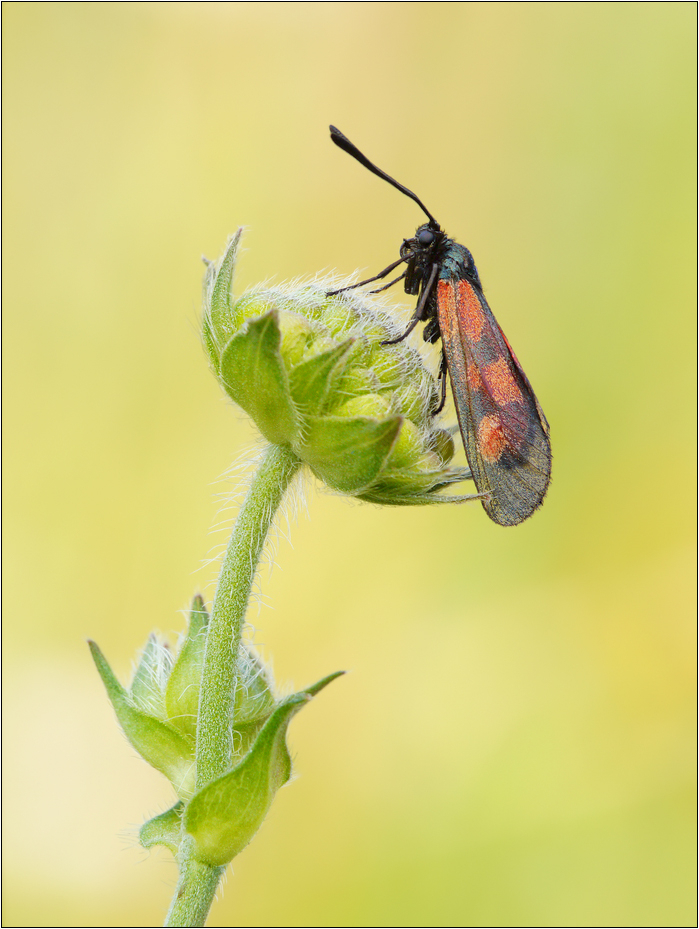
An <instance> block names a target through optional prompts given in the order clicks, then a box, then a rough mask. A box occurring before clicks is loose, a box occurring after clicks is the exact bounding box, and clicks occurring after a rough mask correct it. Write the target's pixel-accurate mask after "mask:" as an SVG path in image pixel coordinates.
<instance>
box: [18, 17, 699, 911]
mask: <svg viewBox="0 0 699 929" xmlns="http://www.w3.org/2000/svg"><path fill="white" fill-rule="evenodd" d="M3 18H4V79H5V80H4V104H5V108H4V117H5V119H4V130H5V132H4V142H5V147H4V148H5V162H4V167H5V173H4V180H5V185H4V194H5V210H4V233H5V235H4V246H5V249H4V271H5V290H4V295H5V312H4V335H5V342H4V346H5V352H4V360H5V446H4V447H5V667H6V671H5V713H6V722H5V748H6V751H5V755H4V760H5V804H6V813H5V823H4V826H5V843H6V844H5V882H4V890H5V912H4V925H6V926H142V925H148V926H150V925H158V924H160V922H161V920H162V918H163V914H164V912H165V910H166V908H167V905H168V901H169V897H170V895H171V892H172V889H173V887H174V882H175V879H176V870H175V866H174V864H173V863H172V861H171V859H170V857H169V855H168V854H167V853H165V852H164V851H163V853H162V854H159V853H157V852H156V853H153V854H147V853H146V852H144V851H143V850H142V849H140V847H139V846H138V844H137V841H136V831H137V828H138V825H139V824H140V823H141V822H142V821H143V820H144V819H145V818H146V817H148V816H149V815H152V814H153V813H155V812H158V811H159V810H162V809H165V807H166V805H169V803H170V802H171V794H170V792H169V789H168V786H167V784H166V782H165V781H164V780H163V779H162V778H161V777H160V776H159V775H157V774H156V773H155V772H153V771H151V770H150V769H149V768H147V766H146V765H145V764H144V763H143V762H142V761H140V759H138V758H137V757H136V756H135V754H134V752H133V750H132V749H131V748H130V747H129V746H128V745H127V744H126V742H125V740H124V739H123V737H122V736H121V734H120V732H119V731H118V729H117V727H116V724H115V722H114V719H113V715H112V712H111V710H110V708H109V705H108V703H107V700H106V697H105V695H104V692H103V690H102V686H101V684H100V682H99V680H98V678H97V675H96V673H95V670H94V668H93V667H92V666H91V663H90V659H89V655H88V651H87V648H86V645H85V639H86V638H87V637H88V636H89V637H92V638H95V639H96V640H97V641H98V642H99V643H100V645H101V646H102V648H103V649H104V651H105V653H106V654H107V656H108V657H109V658H110V660H112V661H113V663H114V666H115V668H116V670H117V671H118V673H119V674H120V675H121V676H122V678H123V679H126V678H127V677H128V674H129V669H130V662H131V660H132V657H133V655H134V653H135V651H136V649H137V648H138V647H140V646H141V645H142V644H143V643H144V641H145V639H146V636H147V634H148V632H149V631H150V630H151V629H152V628H158V629H160V630H162V631H163V632H165V633H168V634H170V635H171V638H172V640H173V641H174V640H175V637H176V633H177V632H178V631H179V630H181V629H182V627H183V618H182V616H181V615H180V613H179V612H178V611H179V610H181V609H182V608H184V607H185V606H186V605H187V602H188V600H189V598H190V596H191V594H192V593H193V592H194V591H195V590H196V589H200V588H203V589H204V590H205V591H206V592H207V594H208V595H209V596H210V595H211V593H212V583H213V581H214V579H215V566H214V565H212V564H207V559H208V558H210V557H212V555H215V554H216V553H217V552H218V551H220V549H221V546H222V545H223V544H224V542H225V538H226V527H228V526H230V525H231V520H232V518H233V514H234V511H235V508H234V507H232V508H231V507H230V506H229V504H230V503H231V502H233V503H234V502H235V500H236V499H237V497H236V493H237V488H238V486H239V480H240V477H239V475H238V473H237V472H236V473H234V474H232V475H228V476H225V472H226V471H227V469H228V468H229V466H230V465H231V464H232V463H233V462H236V461H240V459H241V455H243V454H246V453H249V450H250V449H251V448H252V449H253V450H254V448H255V447H256V446H255V443H256V438H255V435H254V433H253V431H252V428H251V427H250V426H249V425H248V424H247V423H246V421H245V420H244V419H243V417H242V415H241V414H240V413H239V412H237V411H236V410H234V409H233V408H232V407H231V406H230V404H228V403H227V402H226V401H225V400H224V399H223V398H222V395H221V393H220V391H219V388H218V387H217V385H216V383H215V381H214V379H213V378H212V377H211V375H210V373H209V372H208V370H207V366H206V362H205V359H204V355H203V352H202V350H201V347H200V344H199V341H198V335H197V314H198V306H199V288H200V281H201V276H202V265H201V263H200V255H201V254H202V253H204V254H206V255H208V256H209V257H216V256H217V255H218V254H219V253H220V252H221V250H222V248H223V246H224V244H225V241H226V236H227V234H228V233H230V232H232V231H234V230H235V228H237V226H238V225H241V224H242V225H245V226H246V227H247V229H248V231H247V233H246V238H245V246H246V251H245V254H244V255H243V258H242V261H241V263H240V266H239V275H238V287H239V289H241V290H242V289H243V288H245V287H247V286H250V285H251V284H254V283H257V282H259V281H261V280H264V279H267V278H275V279H276V280H284V279H287V278H291V277H295V276H298V275H313V274H314V273H315V272H317V271H319V270H322V269H333V268H337V269H338V270H340V271H342V272H351V271H353V270H354V269H357V268H359V269H363V270H366V271H367V272H372V273H373V272H375V271H378V270H379V269H380V268H382V267H384V266H385V265H386V264H388V263H389V262H390V261H392V260H393V259H394V258H395V257H396V256H397V250H398V246H399V245H400V242H401V240H402V238H403V237H404V236H407V235H409V234H411V233H412V232H413V231H414V229H415V227H416V226H417V225H418V224H419V223H421V222H422V214H421V213H420V211H419V210H418V208H417V207H416V206H415V205H414V204H413V203H411V202H410V201H409V200H408V199H406V198H404V197H402V196H400V194H398V193H397V192H396V191H395V190H393V189H392V188H390V187H389V186H388V185H387V184H384V183H382V182H381V181H379V180H378V179H377V178H375V177H373V176H372V175H370V174H369V173H368V172H366V171H365V170H363V169H362V168H361V167H360V166H359V165H358V164H356V162H353V161H352V160H351V159H349V158H348V157H347V156H346V155H344V154H342V153H341V152H340V151H338V149H336V148H335V147H334V146H333V145H332V144H331V143H330V140H329V137H328V132H327V126H328V123H331V122H332V123H334V124H336V125H338V126H339V127H340V128H341V129H342V130H343V131H344V132H345V133H347V135H349V136H350V138H351V139H352V140H353V141H355V142H356V143H357V144H358V145H359V146H360V147H361V148H362V149H363V150H365V151H366V153H367V154H368V155H369V157H370V158H372V159H374V160H375V161H376V162H378V163H379V164H380V165H381V166H382V167H383V168H384V169H385V170H387V171H388V172H389V173H391V174H393V175H394V176H395V177H397V178H398V179H399V180H400V181H401V182H403V183H404V184H406V185H408V186H409V187H411V188H412V189H413V190H415V191H416V192H417V193H418V195H419V196H420V197H421V198H422V199H423V200H424V201H425V203H426V204H427V206H428V207H429V209H430V210H431V211H432V212H433V213H434V214H435V215H436V216H437V218H438V219H439V221H440V223H441V224H442V225H443V226H444V227H445V228H446V230H447V231H448V233H449V234H450V235H453V236H454V237H456V238H457V239H458V240H459V241H461V242H462V243H463V244H465V245H467V246H468V247H469V248H470V249H471V251H472V252H473V253H474V255H475V258H476V262H477V264H478V268H479V271H480V274H481V277H482V279H483V281H484V284H485V288H486V293H487V295H488V298H489V301H490V303H491V306H492V307H493V309H494V312H495V314H496V315H497V317H498V320H499V321H500V324H501V325H502V327H503V328H504V330H505V332H506V333H507V335H508V338H509V340H510V342H511V343H512V344H513V346H514V347H515V350H516V352H517V354H518V356H519V358H520V360H521V361H522V362H523V364H524V366H525V368H526V371H527V373H528V375H529V377H530V379H531V380H532V382H533V384H534V386H535V388H536V391H537V393H538V395H539V398H540V400H541V402H542V405H543V407H544V409H545V410H546V413H547V416H548V418H549V420H550V423H551V432H552V439H553V448H554V476H553V483H552V486H551V489H550V492H549V496H548V498H547V500H546V503H545V505H544V507H543V509H542V510H541V511H539V512H538V513H537V514H536V515H535V516H534V517H533V518H532V519H531V520H529V521H528V522H527V523H525V524H523V525H522V526H520V527H518V528H516V529H502V528H499V527H497V526H495V525H494V524H493V523H491V522H490V521H489V520H488V519H487V517H486V516H485V514H484V512H483V510H482V509H481V507H480V506H479V505H473V506H466V507H441V508H424V509H423V508H416V509H400V510H391V509H380V508H376V507H372V506H368V505H360V504H357V503H354V502H352V501H350V500H347V499H343V498H341V497H339V496H332V495H330V494H329V493H328V492H327V491H323V490H322V488H319V489H313V486H312V484H311V482H310V481H307V482H306V485H305V489H304V493H305V500H306V504H305V506H304V505H303V504H301V505H300V506H299V508H298V514H297V515H296V516H294V515H293V513H292V514H291V519H290V523H289V527H288V528H287V525H286V523H285V522H283V523H282V525H281V530H282V531H281V532H280V533H279V534H278V537H277V541H276V545H275V551H274V562H275V568H274V570H273V571H271V572H270V570H269V568H265V569H264V570H263V571H262V574H261V578H260V584H259V596H258V598H257V600H256V602H255V604H253V606H252V609H251V613H250V621H251V623H252V624H253V625H254V626H255V628H256V629H257V633H256V641H257V642H258V643H259V644H260V647H261V648H262V649H263V651H264V654H265V655H266V656H267V657H268V658H270V659H272V660H273V665H274V668H275V672H276V675H277V679H278V681H280V682H281V683H282V684H284V683H288V684H291V683H293V684H295V685H298V686H302V685H305V684H308V683H310V682H312V681H315V680H316V679H318V678H319V677H321V676H323V675H325V674H327V673H329V672H331V671H334V670H336V669H339V668H347V669H350V670H351V672H352V673H351V674H349V675H347V676H346V677H344V678H342V679H341V680H340V681H339V682H337V683H335V684H333V685H332V687H331V688H329V689H328V691H326V692H324V693H323V694H322V696H320V697H319V698H318V699H317V700H316V701H314V703H313V704H312V706H311V707H309V709H307V710H305V711H304V713H303V714H301V716H300V717H299V718H298V719H297V720H295V721H294V723H293V724H292V728H291V730H290V742H291V745H292V748H293V753H294V757H295V769H296V772H297V778H296V780H295V781H294V782H292V783H291V784H290V785H289V786H287V787H286V788H285V789H284V790H282V791H281V792H280V794H279V795H278V797H277V799H276V801H275V804H274V806H273V808H272V811H271V814H270V816H269V818H268V820H267V822H266V823H265V824H264V826H263V828H262V830H261V832H260V833H259V835H258V836H257V838H256V839H255V841H254V842H253V843H252V845H250V846H249V847H248V848H247V849H246V850H245V851H244V852H243V853H242V854H241V855H240V856H239V858H237V859H236V860H235V861H234V863H233V867H232V869H230V870H229V875H228V881H227V884H226V886H225V889H224V892H223V895H222V897H221V898H220V899H219V901H218V902H217V903H216V905H215V907H214V909H213V911H212V915H211V919H210V925H212V926H685V925H687V926H688V925H693V924H695V923H694V919H695V916H694V908H693V903H694V894H693V877H694V858H693V849H694V836H693V822H694V814H693V797H694V791H693V757H694V755H693V733H694V728H693V716H692V710H693V656H694V648H693V638H692V628H693V615H694V610H693V594H694V569H695V552H694V515H695V498H694V490H693V486H694V485H693V480H694V402H693V398H694V352H695V334H694V255H695V242H694V230H695V219H694V203H695V200H694V113H695V91H694V88H695V69H694V60H695V38H694V37H695V26H696V23H695V19H696V6H695V4H691V3H605V4H601V3H584V4H583V3H409V4H408V3H160V4H154V3H153V4H152V3H134V4H124V3H60V4H49V3H5V4H3ZM395 300H396V303H397V305H398V306H399V308H400V309H399V311H400V312H401V313H402V314H404V318H406V319H407V315H408V313H409V309H410V305H411V304H410V302H409V301H408V300H407V298H406V297H405V295H401V294H400V293H396V294H395ZM416 344H419V337H418V338H416ZM446 421H447V422H450V421H453V412H451V413H448V415H447V417H446ZM222 507H223V508H224V509H223V510H222ZM226 507H228V508H226Z"/></svg>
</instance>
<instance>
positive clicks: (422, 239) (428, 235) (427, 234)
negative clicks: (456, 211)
mask: <svg viewBox="0 0 699 929" xmlns="http://www.w3.org/2000/svg"><path fill="white" fill-rule="evenodd" d="M417 241H418V244H419V245H432V243H433V242H434V232H432V231H431V230H429V229H423V230H422V232H420V233H418V237H417Z"/></svg>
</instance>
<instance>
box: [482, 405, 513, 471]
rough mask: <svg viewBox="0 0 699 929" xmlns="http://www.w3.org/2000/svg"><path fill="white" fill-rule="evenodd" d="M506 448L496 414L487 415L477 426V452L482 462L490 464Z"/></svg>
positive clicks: (503, 433)
mask: <svg viewBox="0 0 699 929" xmlns="http://www.w3.org/2000/svg"><path fill="white" fill-rule="evenodd" d="M506 448H507V439H506V438H505V431H504V429H503V428H502V421H501V419H500V417H499V416H498V415H497V414H496V413H488V415H487V416H484V417H483V419H482V420H481V421H480V423H479V424H478V451H479V452H480V453H481V455H482V457H483V459H484V461H487V462H489V463H490V464H492V463H493V462H494V461H497V460H498V458H499V457H500V456H501V455H502V453H503V452H504V451H505V449H506Z"/></svg>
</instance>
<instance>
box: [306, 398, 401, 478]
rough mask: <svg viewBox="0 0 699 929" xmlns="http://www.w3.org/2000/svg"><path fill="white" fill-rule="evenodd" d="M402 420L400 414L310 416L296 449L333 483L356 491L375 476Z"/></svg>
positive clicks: (317, 474)
mask: <svg viewBox="0 0 699 929" xmlns="http://www.w3.org/2000/svg"><path fill="white" fill-rule="evenodd" d="M402 422H403V420H402V417H400V416H389V417H387V418H385V419H374V418H373V417H368V416H356V417H343V416H324V417H317V416H309V417H308V418H307V420H306V425H307V428H306V430H305V434H304V436H303V441H302V443H300V445H299V447H298V449H297V453H298V455H299V457H300V458H302V459H303V460H304V461H306V462H307V464H308V465H310V467H311V468H312V470H313V473H314V474H315V475H316V476H317V477H319V478H320V479H321V480H323V481H325V483H326V484H328V485H329V486H330V487H333V488H335V490H339V491H341V492H343V493H350V494H355V493H358V492H359V491H361V490H362V489H363V488H365V487H368V486H369V485H370V484H371V483H372V482H373V481H374V480H376V477H377V475H378V474H379V472H380V471H381V469H382V468H383V466H384V464H385V462H386V459H387V458H388V456H389V454H390V452H391V449H392V447H393V444H394V442H395V440H396V436H397V435H398V432H399V430H400V427H401V423H402Z"/></svg>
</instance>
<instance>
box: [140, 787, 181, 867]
mask: <svg viewBox="0 0 699 929" xmlns="http://www.w3.org/2000/svg"><path fill="white" fill-rule="evenodd" d="M183 813H184V802H183V801H182V800H178V802H177V803H176V804H175V805H174V806H171V807H170V809H169V810H166V811H165V812H164V813H161V814H160V815H159V816H154V817H153V818H152V819H149V820H148V822H146V823H144V824H143V825H142V826H141V828H140V829H139V831H138V841H139V842H140V843H141V845H142V846H143V847H144V848H153V846H154V845H164V846H165V848H169V849H170V851H171V852H172V854H173V855H175V856H177V852H178V851H179V848H180V841H181V839H182V814H183Z"/></svg>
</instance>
